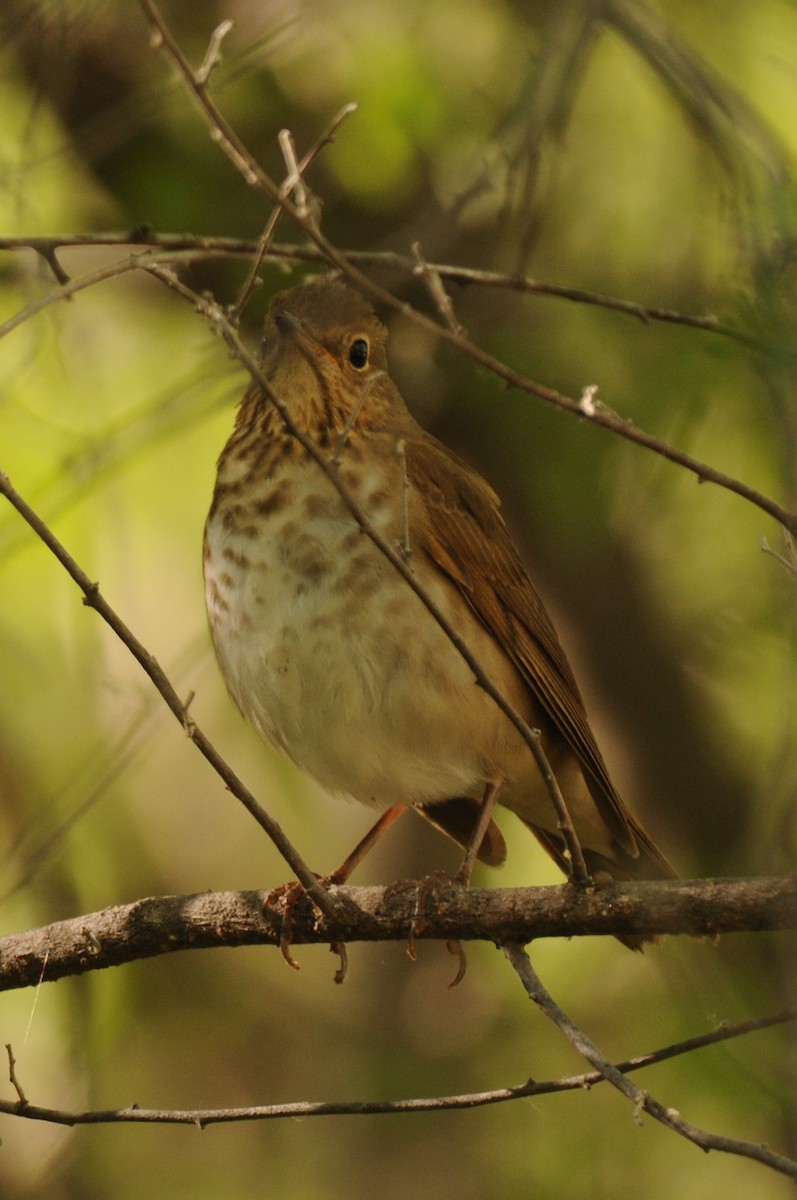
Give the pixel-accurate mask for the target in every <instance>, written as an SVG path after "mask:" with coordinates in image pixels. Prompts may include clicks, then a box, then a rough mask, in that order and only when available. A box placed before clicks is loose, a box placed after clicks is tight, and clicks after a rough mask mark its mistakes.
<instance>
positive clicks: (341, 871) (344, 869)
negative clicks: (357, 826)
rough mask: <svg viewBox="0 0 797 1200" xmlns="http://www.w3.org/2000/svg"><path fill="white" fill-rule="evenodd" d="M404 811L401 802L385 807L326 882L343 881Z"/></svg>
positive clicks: (336, 882) (337, 882) (335, 882)
mask: <svg viewBox="0 0 797 1200" xmlns="http://www.w3.org/2000/svg"><path fill="white" fill-rule="evenodd" d="M406 811H407V809H406V808H405V806H404V805H403V804H394V805H393V807H392V808H386V809H385V811H384V812H383V813H382V815H381V817H380V818H379V820H378V821H376V822H375V823H374V824H373V825H372V826H371V828H370V829H369V830H368V832H367V833H366V835H365V837H363V838H360V840H359V842H358V843H357V845H356V846H355V847H354V849H353V850H352V852H351V854H349V855H347V857H346V858H344V860H343V862H342V863H341V864H340V866H339V867H338V868H337V869H336V870H335V871H333V872H332V874H331V875H328V876H327V878H326V881H325V882H326V884H327V885H329V884H333V885H334V884H339V883H345V882H346V880H347V879H348V878H349V876H350V875H351V873H352V871H354V870H355V868H356V867H358V866H359V865H360V863H361V862H362V860H363V859H364V858H365V856H366V854H368V853H369V851H371V850H373V848H374V846H375V845H376V843H377V842H378V841H379V839H380V838H381V837H382V834H383V833H386V832H387V831H388V829H389V828H390V826H391V825H392V824H393V823H394V822H395V821H397V820H398V819H399V817H400V816H401V814H402V813H403V812H406Z"/></svg>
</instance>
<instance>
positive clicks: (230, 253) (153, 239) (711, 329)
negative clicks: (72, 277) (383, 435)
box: [0, 105, 758, 346]
mask: <svg viewBox="0 0 797 1200" xmlns="http://www.w3.org/2000/svg"><path fill="white" fill-rule="evenodd" d="M352 108H353V106H352V105H346V106H345V108H344V109H343V110H342V112H341V113H340V114H339V115H338V117H336V118H335V121H333V123H332V126H333V127H334V128H337V126H338V125H339V124H340V121H341V119H342V117H344V116H348V115H349V113H350V112H351V111H352ZM327 136H328V135H327ZM323 140H324V139H319V141H318V142H317V143H316V144H315V145H314V146H313V147H312V148H311V150H310V151H308V153H307V154H305V155H304V158H303V159H302V163H301V164H300V167H301V168H302V170H303V171H304V170H305V169H306V166H307V165H309V163H308V160H309V159H310V158H311V156H314V155H315V154H316V153H317V152H318V149H319V147H320V145H321V143H322V141H323ZM283 187H284V185H283ZM131 245H144V246H147V247H151V248H153V249H158V250H164V251H174V252H180V251H188V252H191V253H195V254H198V255H201V254H203V253H204V254H206V255H207V256H208V257H216V256H218V255H224V256H226V257H229V258H244V259H251V258H253V257H254V256H257V255H258V254H261V251H262V259H263V260H264V261H267V262H280V263H285V262H291V263H301V262H307V263H319V264H323V265H326V264H327V262H328V260H327V257H326V254H324V253H323V252H322V251H321V250H319V249H318V247H317V246H308V245H307V244H302V243H298V242H272V243H270V244H269V245H268V247H267V249H265V250H263V248H262V238H259V239H257V240H256V241H253V240H252V239H251V238H235V237H221V236H205V235H202V234H190V233H157V232H156V231H155V230H153V229H150V228H148V227H144V226H142V227H141V228H139V229H133V230H130V231H129V232H125V233H85V234H51V235H47V236H41V235H19V236H15V237H0V250H33V251H35V252H36V253H37V254H40V255H41V257H42V258H43V259H44V260H45V261H46V262H47V263H48V265H50V266H51V268H52V256H53V255H55V254H56V252H57V251H58V250H61V249H80V248H81V247H85V246H131ZM341 254H343V255H344V256H345V258H346V259H347V261H348V262H350V263H352V264H353V265H355V266H360V267H382V268H388V269H390V270H394V271H403V272H405V273H406V274H407V276H411V275H412V274H413V273H414V272H415V271H417V267H418V260H417V258H416V257H415V256H414V255H408V254H399V253H398V252H397V251H395V250H351V249H349V250H342V251H341ZM424 266H425V267H426V269H427V270H429V271H431V272H433V273H434V274H435V275H439V276H440V278H441V279H444V280H446V281H447V282H449V283H458V284H460V285H462V286H463V287H487V288H500V289H502V290H504V291H511V292H521V293H523V294H524V295H533V296H548V297H550V298H552V299H557V300H568V301H570V302H571V303H574V304H588V305H593V306H595V307H598V308H607V309H610V310H611V311H614V312H620V313H623V314H625V315H626V316H629V317H633V318H634V319H635V320H637V321H642V322H643V324H645V325H649V324H651V323H653V322H656V321H659V322H664V323H666V324H671V325H685V326H687V327H688V328H691V329H700V330H703V332H705V333H717V334H720V335H721V336H722V337H727V338H731V339H732V340H734V341H737V342H741V343H743V344H744V345H747V346H758V342H757V340H756V339H755V338H754V337H753V336H752V334H749V333H747V332H745V330H743V329H739V328H737V327H736V326H733V325H729V324H727V323H726V322H724V321H720V319H719V318H718V317H716V316H714V315H713V314H711V313H709V314H698V313H683V312H679V311H677V310H676V309H672V308H662V307H660V306H656V305H647V304H640V303H639V301H637V300H623V299H621V298H620V297H618V296H608V295H606V294H605V293H604V292H593V291H589V290H586V289H584V288H577V287H567V286H565V285H563V284H556V283H543V282H541V281H540V280H538V279H532V278H531V277H530V276H528V275H520V274H517V273H511V274H507V273H505V272H503V271H486V270H482V269H480V268H478V267H464V266H460V265H458V264H457V263H436V262H430V263H425V264H424ZM53 274H55V275H56V278H57V279H58V282H59V283H64V282H66V280H67V278H68V276H66V272H65V271H64V270H63V267H62V266H60V264H59V271H58V272H56V271H53Z"/></svg>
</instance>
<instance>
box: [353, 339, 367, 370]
mask: <svg viewBox="0 0 797 1200" xmlns="http://www.w3.org/2000/svg"><path fill="white" fill-rule="evenodd" d="M349 362H350V363H351V365H352V366H353V367H355V368H356V369H357V370H358V371H362V369H363V367H365V366H367V365H368V342H367V341H366V339H365V338H355V339H354V341H353V342H352V344H351V345H350V346H349Z"/></svg>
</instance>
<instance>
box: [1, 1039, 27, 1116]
mask: <svg viewBox="0 0 797 1200" xmlns="http://www.w3.org/2000/svg"><path fill="white" fill-rule="evenodd" d="M6 1054H7V1055H8V1079H9V1082H10V1084H11V1086H12V1087H13V1089H14V1091H15V1092H16V1093H17V1097H18V1104H16V1105H15V1106H14V1107H15V1108H19V1107H20V1106H21V1107H22V1108H25V1107H27V1104H28V1098H27V1096H26V1095H25V1093H24V1091H23V1090H22V1084H21V1083H20V1082H19V1079H18V1078H17V1060H16V1059H15V1058H14V1051H13V1050H12V1049H11V1043H10V1042H6Z"/></svg>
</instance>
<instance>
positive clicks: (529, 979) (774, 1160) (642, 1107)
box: [503, 943, 797, 1179]
mask: <svg viewBox="0 0 797 1200" xmlns="http://www.w3.org/2000/svg"><path fill="white" fill-rule="evenodd" d="M503 950H504V953H505V955H506V956H507V958H508V959H509V961H510V962H511V964H512V966H513V967H514V968H515V971H516V972H517V974H518V977H519V978H520V981H521V983H522V984H523V986H524V988H525V989H526V992H527V994H528V996H529V998H530V999H531V1000H533V1001H534V1003H535V1004H536V1005H537V1007H538V1008H539V1009H540V1010H541V1011H542V1012H543V1013H544V1014H545V1016H546V1017H548V1019H549V1020H550V1021H552V1022H553V1023H554V1025H556V1027H557V1028H558V1029H559V1030H561V1032H562V1033H563V1034H564V1036H565V1037H566V1038H567V1040H568V1041H569V1042H570V1044H571V1045H572V1046H573V1047H574V1048H575V1049H576V1050H577V1051H578V1053H579V1054H581V1055H582V1057H584V1058H585V1059H586V1060H587V1062H589V1063H590V1064H591V1065H592V1066H593V1067H595V1068H596V1070H598V1071H600V1073H601V1075H602V1076H603V1077H604V1079H605V1080H606V1081H607V1082H608V1083H610V1084H612V1086H613V1087H616V1088H617V1090H618V1091H620V1092H622V1093H623V1095H624V1096H627V1097H628V1099H629V1100H630V1101H631V1102H632V1103H633V1104H634V1106H635V1109H636V1111H637V1112H638V1113H642V1112H646V1113H648V1114H649V1115H650V1116H651V1117H653V1118H654V1119H655V1120H657V1121H660V1122H661V1124H662V1125H665V1126H666V1127H667V1128H668V1129H671V1130H672V1131H673V1132H674V1133H678V1134H680V1135H681V1137H684V1138H686V1139H687V1140H688V1141H690V1142H693V1143H694V1144H695V1145H696V1146H699V1147H700V1149H701V1150H706V1151H708V1150H721V1151H724V1152H725V1153H726V1154H738V1155H740V1156H741V1157H743V1158H751V1159H754V1160H755V1161H756V1162H760V1163H763V1164H764V1165H765V1166H767V1167H771V1168H772V1169H773V1170H775V1171H779V1172H781V1173H782V1174H783V1175H788V1176H789V1177H790V1178H792V1179H797V1162H795V1161H794V1160H793V1159H790V1158H786V1157H785V1155H782V1154H777V1153H775V1151H773V1150H770V1149H769V1148H768V1147H767V1146H759V1145H755V1144H754V1143H752V1142H743V1141H739V1140H738V1139H736V1138H728V1137H722V1136H720V1135H719V1134H715V1133H709V1132H708V1131H707V1130H705V1129H700V1128H699V1127H698V1126H697V1125H693V1124H692V1123H691V1122H690V1121H687V1120H686V1119H685V1118H684V1117H682V1116H681V1114H680V1113H679V1112H678V1110H677V1109H675V1108H667V1107H666V1106H665V1105H663V1104H661V1103H660V1102H659V1101H658V1100H656V1099H654V1097H653V1096H651V1094H650V1093H649V1092H647V1091H643V1090H642V1088H639V1087H637V1085H636V1084H635V1083H633V1082H632V1081H631V1080H630V1079H627V1078H626V1076H625V1075H624V1074H623V1072H621V1071H618V1069H617V1067H615V1066H614V1065H613V1064H612V1063H611V1062H609V1060H608V1059H607V1058H606V1057H605V1056H604V1055H603V1054H602V1053H601V1051H600V1050H599V1049H598V1047H597V1046H596V1045H595V1043H594V1042H593V1041H591V1039H590V1038H588V1037H587V1035H586V1034H585V1033H584V1031H583V1030H581V1029H579V1027H578V1026H577V1025H576V1024H575V1023H574V1022H573V1021H571V1020H570V1018H569V1017H568V1015H567V1013H565V1012H564V1011H563V1010H562V1009H561V1008H560V1007H559V1005H558V1004H557V1003H556V1001H555V1000H554V999H553V997H552V996H551V994H550V992H548V990H547V989H546V987H545V986H544V984H543V983H542V980H541V979H540V977H539V976H538V975H537V972H536V971H535V970H534V968H533V966H532V965H531V959H530V958H529V956H528V954H527V953H526V951H525V949H524V948H523V947H522V946H520V945H518V944H517V943H505V944H504V946H503Z"/></svg>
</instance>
